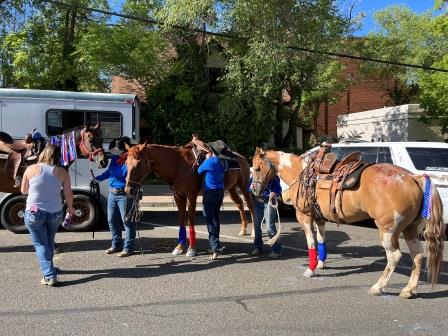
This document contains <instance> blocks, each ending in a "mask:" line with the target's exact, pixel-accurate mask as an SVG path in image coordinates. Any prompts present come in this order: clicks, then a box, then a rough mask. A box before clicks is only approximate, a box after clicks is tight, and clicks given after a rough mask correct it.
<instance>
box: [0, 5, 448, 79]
mask: <svg viewBox="0 0 448 336" xmlns="http://www.w3.org/2000/svg"><path fill="white" fill-rule="evenodd" d="M2 1H6V0H0V3H1V2H2ZM45 2H47V3H52V4H54V5H60V6H64V7H71V8H77V9H82V10H85V11H89V12H94V13H100V14H105V15H111V16H116V17H121V18H124V19H129V20H135V21H141V22H145V23H150V24H155V25H159V26H165V25H166V23H165V22H162V21H159V20H154V19H147V18H142V17H139V16H134V15H128V14H122V13H117V12H111V11H105V10H101V9H96V8H91V7H85V6H80V5H75V4H68V3H65V2H62V1H58V0H45ZM170 27H172V28H175V29H179V30H183V31H188V32H194V33H201V34H207V35H210V36H218V37H223V38H229V39H241V40H242V39H243V38H241V37H239V36H235V35H231V34H226V33H216V32H211V31H207V30H204V29H195V28H189V27H184V26H179V25H170ZM288 49H292V50H297V51H302V52H310V53H315V54H320V55H327V56H332V57H340V58H348V59H356V60H361V61H366V62H372V63H382V64H390V65H396V66H403V67H408V68H416V69H423V70H428V71H437V72H445V73H448V69H442V68H433V67H428V66H424V65H418V64H410V63H401V62H393V61H386V60H381V59H376V58H370V57H365V56H354V55H347V54H342V53H335V52H329V51H322V50H314V49H310V48H302V47H296V46H289V47H288Z"/></svg>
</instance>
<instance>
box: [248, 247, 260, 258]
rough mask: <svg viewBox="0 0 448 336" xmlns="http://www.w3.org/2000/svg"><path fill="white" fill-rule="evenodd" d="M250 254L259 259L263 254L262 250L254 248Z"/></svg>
mask: <svg viewBox="0 0 448 336" xmlns="http://www.w3.org/2000/svg"><path fill="white" fill-rule="evenodd" d="M250 254H251V255H253V256H254V257H258V256H259V255H260V254H261V250H260V249H258V248H254V249H253V250H252V252H251V253H250Z"/></svg>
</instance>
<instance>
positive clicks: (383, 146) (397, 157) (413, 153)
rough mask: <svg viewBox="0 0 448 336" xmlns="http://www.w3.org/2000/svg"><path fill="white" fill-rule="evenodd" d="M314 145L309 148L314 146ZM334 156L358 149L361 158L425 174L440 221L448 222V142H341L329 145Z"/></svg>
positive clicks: (341, 156) (340, 156)
mask: <svg viewBox="0 0 448 336" xmlns="http://www.w3.org/2000/svg"><path fill="white" fill-rule="evenodd" d="M317 149H318V147H316V148H313V149H312V150H311V151H315V150H317ZM331 152H333V153H335V154H337V157H338V160H341V159H342V158H344V157H345V156H347V155H348V154H350V153H353V152H361V153H362V157H361V159H362V160H363V161H368V162H374V163H393V164H395V165H397V166H400V167H403V168H405V169H407V170H409V171H410V172H412V173H414V174H427V175H429V176H430V177H431V179H432V181H433V183H434V184H435V185H436V187H437V190H438V192H439V194H440V198H441V199H442V203H443V208H444V211H443V222H444V223H445V224H448V144H447V143H443V142H342V143H335V144H332V145H331Z"/></svg>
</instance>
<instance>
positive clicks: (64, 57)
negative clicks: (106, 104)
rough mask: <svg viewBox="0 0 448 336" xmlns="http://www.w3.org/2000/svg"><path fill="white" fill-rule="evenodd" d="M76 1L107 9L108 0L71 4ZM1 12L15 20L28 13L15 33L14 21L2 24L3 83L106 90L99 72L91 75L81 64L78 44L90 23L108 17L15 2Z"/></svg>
mask: <svg viewBox="0 0 448 336" xmlns="http://www.w3.org/2000/svg"><path fill="white" fill-rule="evenodd" d="M73 3H74V4H78V5H81V6H90V7H96V8H100V9H108V4H107V1H106V0H73ZM2 9H3V11H5V12H7V14H8V13H9V16H7V17H8V18H14V17H15V13H16V12H17V13H25V14H26V20H25V21H23V22H21V24H20V25H19V27H18V28H17V29H11V24H10V22H11V19H9V20H8V21H4V22H2V26H1V27H2V30H1V32H2V35H1V37H0V43H1V46H2V50H3V52H2V53H1V54H2V64H1V65H2V73H3V74H6V76H4V79H3V82H4V83H3V85H7V86H14V87H24V88H40V89H62V90H75V91H77V90H81V89H83V88H84V87H86V86H87V87H96V88H102V89H104V88H105V81H104V80H103V79H102V78H100V74H98V73H93V74H92V73H91V72H90V69H88V68H86V67H83V66H82V64H80V63H78V59H77V58H76V43H77V41H78V40H79V37H80V36H82V34H83V32H84V31H85V29H86V28H87V27H88V26H89V25H91V24H96V23H98V22H102V21H105V20H107V17H105V16H104V15H99V14H93V13H91V12H86V11H82V10H79V9H77V8H73V7H59V6H56V5H53V4H49V3H46V2H44V1H35V2H17V6H16V7H11V8H5V7H3V5H2ZM6 24H9V27H7V26H6ZM5 79H7V81H6V80H5Z"/></svg>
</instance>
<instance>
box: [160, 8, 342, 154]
mask: <svg viewBox="0 0 448 336" xmlns="http://www.w3.org/2000/svg"><path fill="white" fill-rule="evenodd" d="M161 14H162V18H163V19H165V20H168V21H169V22H170V24H189V25H190V26H192V27H200V26H201V24H202V25H207V27H209V28H210V29H219V30H223V31H225V32H227V33H230V34H233V35H235V36H238V37H239V38H236V39H230V40H225V41H223V44H225V46H226V48H225V49H226V54H227V66H226V71H227V73H226V75H225V76H224V78H223V80H224V83H225V86H226V87H227V88H229V89H230V92H232V94H233V95H234V99H238V100H242V101H238V102H236V101H234V103H233V104H228V102H227V101H226V100H225V99H224V100H223V102H222V105H221V110H222V111H225V110H226V109H227V108H231V109H234V108H241V109H242V111H243V112H244V113H242V114H243V115H244V114H245V113H246V111H247V113H248V115H247V117H248V119H247V121H248V124H249V125H251V124H252V123H251V121H253V120H258V121H260V120H261V119H260V118H258V119H257V117H258V114H259V113H261V111H267V112H266V113H265V112H263V114H266V115H269V111H270V110H273V109H274V106H273V105H272V106H271V107H270V108H269V106H268V104H269V103H268V102H272V103H273V102H277V108H276V109H275V111H277V116H276V118H275V122H274V123H273V124H272V125H271V127H266V126H264V125H265V124H266V123H265V122H262V123H261V124H260V125H258V126H260V127H264V128H260V129H258V130H257V132H256V133H258V135H257V137H258V138H260V134H262V135H263V136H262V137H261V138H263V140H264V141H266V140H268V139H269V137H270V134H272V133H271V132H272V129H275V132H276V136H275V139H276V145H277V146H278V147H290V146H294V145H296V143H295V139H296V130H297V126H298V123H299V111H300V109H301V107H302V104H303V102H304V95H305V94H306V92H308V91H310V90H312V89H314V87H315V83H316V78H317V75H318V71H319V70H321V69H322V67H323V66H324V64H329V60H328V58H326V57H323V56H321V55H319V54H316V53H304V52H298V51H296V50H293V49H291V48H290V47H291V46H297V47H306V48H311V49H317V50H319V49H324V50H328V47H329V46H331V47H334V48H337V46H338V44H339V41H341V37H342V36H344V34H345V33H346V32H347V29H348V27H349V25H350V23H349V22H348V21H347V20H346V19H345V18H343V17H342V16H341V15H340V14H339V12H338V10H337V8H336V5H335V3H334V2H333V1H329V0H328V1H326V0H319V1H301V2H297V1H292V0H286V1H285V0H283V1H279V0H269V1H266V0H263V1H261V0H233V1H210V0H201V1H192V0H191V1H190V0H185V1H182V6H180V5H179V2H178V1H167V5H166V7H165V10H164V11H163V12H162V13H161ZM198 18H201V20H198ZM284 90H286V95H287V96H289V97H290V102H289V106H288V107H287V109H285V108H283V106H282V96H283V95H284V92H283V91H284ZM226 112H227V113H229V114H231V113H232V112H234V111H226ZM270 118H271V117H269V118H267V120H269V119H270ZM271 119H272V118H271ZM282 122H286V123H287V125H288V127H287V132H286V135H285V136H283V134H282V129H281V127H279V125H281V123H282ZM255 125H256V124H255ZM262 125H263V126H262ZM258 126H257V125H256V126H255V127H258ZM238 133H239V134H241V133H242V132H241V131H240V132H238ZM253 140H254V141H259V140H258V139H257V140H255V139H253Z"/></svg>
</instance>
